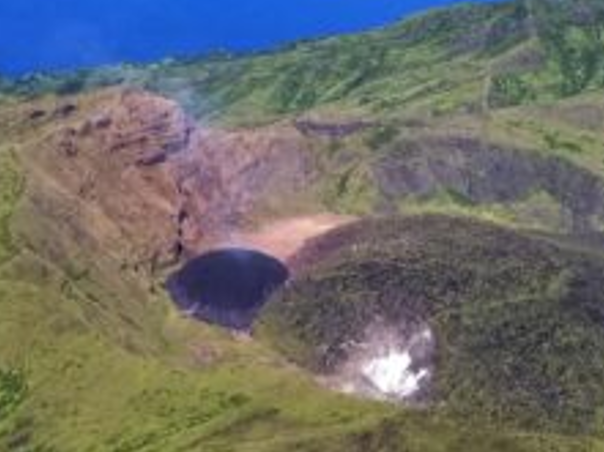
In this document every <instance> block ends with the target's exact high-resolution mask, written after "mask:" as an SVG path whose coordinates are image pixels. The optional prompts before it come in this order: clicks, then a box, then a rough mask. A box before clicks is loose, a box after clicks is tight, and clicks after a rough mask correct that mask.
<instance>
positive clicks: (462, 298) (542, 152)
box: [0, 0, 604, 452]
mask: <svg viewBox="0 0 604 452" xmlns="http://www.w3.org/2000/svg"><path fill="white" fill-rule="evenodd" d="M603 28H604V7H603V6H602V2H601V1H600V0H535V1H511V2H507V3H495V4H485V5H471V4H466V5H458V6H455V7H453V8H447V9H440V10H436V11H432V12H429V13H426V14H422V15H419V16H417V17H414V18H411V19H409V20H406V21H404V22H401V23H398V24H394V25H392V26H389V27H385V28H383V29H378V30H374V31H371V32H368V33H363V34H358V35H351V36H343V37H335V38H330V39H325V40H320V41H310V42H301V43H297V44H293V45H291V46H288V47H287V48H283V49H280V50H278V51H275V52H271V53H259V54H254V55H246V56H235V55H229V54H218V55H214V56H211V57H207V58H200V59H190V60H166V61H163V62H159V63H156V64H151V65H140V66H137V65H122V66H118V67H109V68H101V69H94V70H85V71H78V72H75V73H70V74H61V75H52V74H35V75H32V76H29V77H27V78H24V79H21V80H17V81H8V80H6V79H0V118H1V120H2V122H3V124H0V125H1V126H2V127H0V131H1V132H2V136H1V137H0V139H1V140H2V142H1V143H0V451H2V452H4V451H7V452H96V451H99V452H107V451H112V452H113V451H115V452H135V451H136V452H154V451H158V452H160V451H161V452H180V451H189V450H203V451H204V452H206V451H207V452H212V451H217V452H226V451H232V450H237V451H248V452H263V451H264V452H269V451H274V452H280V451H284V450H286V451H308V452H310V451H318V450H325V451H329V452H337V451H342V452H344V451H345V452H349V451H353V452H354V451H359V452H361V451H362V452H374V451H393V452H394V451H396V452H401V451H406V452H442V451H464V452H484V451H501V452H512V451H513V452H516V451H517V452H528V451H531V452H532V451H536V452H550V451H560V452H561V451H569V452H571V451H572V452H575V451H585V452H600V451H604V430H603V426H604V389H603V388H604V386H603V385H602V382H603V381H604V367H603V366H604V362H603V360H602V357H603V356H604V333H603V331H604V330H603V329H602V325H603V324H604V312H603V308H602V307H603V306H604V300H603V298H602V297H603V295H602V294H604V287H603V284H604V283H603V282H602V281H604V258H603V257H602V256H601V255H600V253H601V251H600V245H599V243H600V242H598V240H594V241H587V242H581V243H579V242H578V239H577V238H576V237H563V236H561V235H556V234H555V233H557V232H565V233H568V232H579V233H581V234H582V235H586V236H587V238H586V240H588V239H590V238H591V235H592V234H595V233H601V232H602V231H603V230H604V228H603V227H602V225H603V224H604V212H603V211H602V208H601V206H602V203H603V202H604V201H603V200H604V198H603V196H604V188H603V187H604V157H603V156H604V142H603V141H602V133H603V132H604V122H603V121H604V103H603V102H602V92H603V89H604V56H603V55H604V52H603V48H602V46H603V40H602V39H603V38H602V29H603ZM116 85H125V86H133V87H143V88H146V89H149V90H152V91H155V92H157V93H161V94H163V95H166V96H168V97H171V98H173V99H176V100H177V101H178V102H180V103H181V104H182V106H183V107H184V108H185V109H186V110H187V111H188V112H189V113H191V114H192V115H194V116H195V117H196V118H198V119H199V120H200V121H202V122H203V124H204V125H208V126H215V127H229V128H232V129H234V130H235V131H237V130H243V133H244V134H245V133H246V132H247V131H248V130H250V129H251V130H253V131H254V132H258V133H261V132H262V130H264V129H263V127H264V126H267V125H274V124H278V127H277V129H279V127H282V128H284V129H285V128H290V129H291V128H292V127H294V126H295V122H294V121H295V120H300V119H305V118H311V119H312V121H313V122H316V124H318V125H319V126H320V125H326V126H327V129H329V126H330V125H331V126H333V125H336V128H337V125H343V127H344V128H345V129H346V127H347V126H348V129H349V131H347V132H345V133H342V134H341V135H339V134H338V132H337V131H336V132H335V133H332V134H330V133H329V130H328V132H327V133H325V132H323V133H316V134H313V133H312V132H311V133H308V134H303V135H304V136H303V137H302V138H300V139H301V140H302V141H301V143H302V144H303V145H304V146H307V147H308V149H309V150H311V151H312V155H311V157H312V159H314V161H316V162H315V163H316V164H317V168H316V170H317V175H316V178H315V179H313V182H314V183H313V184H311V186H309V187H307V188H308V190H307V191H308V192H309V193H310V195H309V194H308V193H307V194H305V195H302V194H301V197H303V196H307V197H306V198H303V201H304V202H302V201H301V200H300V199H293V198H294V197H293V196H292V199H286V200H283V201H282V202H283V204H287V208H289V209H290V210H287V208H286V209H285V210H287V211H288V212H291V210H292V209H291V206H297V205H304V206H305V211H306V210H308V211H312V210H317V211H325V210H328V211H332V212H339V213H349V214H355V215H360V216H364V215H368V214H375V213H379V214H384V213H385V214H397V213H404V214H407V215H415V216H414V217H408V218H403V219H392V220H379V221H378V220H367V221H366V222H362V223H360V224H358V225H353V226H350V228H346V229H344V230H342V231H337V232H334V233H333V234H330V235H328V236H327V237H325V238H323V239H320V240H319V241H318V242H317V243H311V244H310V245H309V248H308V250H309V251H307V252H310V253H311V254H312V253H313V251H314V250H315V249H319V250H323V249H322V248H321V246H322V245H325V246H326V249H327V250H329V249H330V244H331V242H330V240H331V239H332V238H334V237H336V238H338V240H336V241H335V242H336V243H340V242H341V243H343V245H342V244H341V243H340V245H338V246H337V247H336V248H337V249H336V250H335V251H334V253H333V254H330V253H327V256H323V255H321V253H319V258H318V259H317V262H316V265H313V266H312V267H311V270H309V271H308V273H305V274H304V275H303V276H301V277H300V278H299V279H298V280H297V281H294V282H293V283H292V284H291V286H289V287H287V288H286V289H285V290H284V291H283V292H282V293H280V294H279V296H278V297H277V298H276V299H275V300H273V301H272V303H271V304H270V306H269V308H268V309H267V311H266V313H264V316H263V323H262V326H261V336H260V339H263V340H256V341H251V342H245V341H241V340H238V339H237V338H234V337H232V336H231V335H230V334H228V333H225V332H223V331H218V330H216V329H214V328H211V327H209V326H207V325H200V324H197V323H193V322H190V321H188V320H185V319H183V318H179V317H178V316H177V314H176V313H175V312H174V310H173V309H172V308H171V307H170V302H169V300H167V297H166V295H165V294H163V293H162V292H161V291H159V290H157V288H158V286H159V285H160V284H161V282H162V281H157V280H154V279H153V278H151V277H150V276H149V275H142V274H140V273H136V272H135V271H133V270H132V269H131V268H129V267H127V266H124V265H123V264H122V262H117V261H116V259H114V256H112V255H110V253H108V252H105V250H103V249H100V248H99V247H98V246H97V245H96V244H95V242H94V240H89V237H88V235H87V234H86V231H85V230H83V228H82V226H83V225H86V224H89V223H82V222H80V219H79V217H78V216H77V215H73V212H71V207H72V206H71V205H67V204H70V203H68V202H67V201H66V199H72V198H71V197H72V196H73V195H75V194H74V193H63V190H64V187H62V186H59V187H57V186H55V185H54V184H58V185H60V182H61V181H60V180H58V179H60V178H56V179H57V180H54V181H51V180H47V178H46V177H45V172H44V164H45V161H44V159H41V161H40V162H37V163H39V164H38V165H27V161H26V159H28V158H31V155H38V154H34V153H31V154H28V153H26V152H24V148H27V146H28V145H29V144H30V143H29V142H30V141H32V142H33V141H36V140H34V139H38V138H39V137H43V138H44V140H43V142H40V145H39V146H40V149H39V151H40V152H42V151H44V152H54V149H53V148H52V147H51V146H53V145H54V144H55V143H53V141H52V140H51V139H48V140H46V137H47V136H50V137H53V136H54V135H53V133H54V132H56V131H57V130H58V131H64V129H61V127H63V125H62V123H61V122H60V121H56V120H55V118H53V113H52V112H53V111H55V112H56V111H57V110H56V107H57V105H58V106H60V105H61V103H63V102H66V99H68V100H69V101H70V102H71V101H74V102H75V103H76V104H77V103H78V101H79V100H80V99H84V97H82V98H80V97H78V96H79V95H80V94H81V93H85V92H88V91H93V90H97V89H101V88H105V87H111V86H116ZM40 98H42V100H40ZM83 102H89V100H85V101H83ZM40 105H41V106H42V108H38V107H40ZM80 114H81V110H76V111H75V112H74V113H73V116H72V117H71V118H72V119H70V121H73V124H72V123H70V125H74V126H75V125H79V122H78V121H80V120H81V121H82V122H84V121H85V120H87V119H89V118H84V117H80V116H78V115H80ZM23 118H26V119H25V121H29V122H25V123H24V122H23V121H22V119H23ZM27 118H28V119H27ZM36 118H37V119H36ZM40 118H44V119H43V120H42V119H40ZM19 121H21V122H19ZM4 122H6V124H4ZM55 128H56V130H55ZM279 130H281V129H279ZM279 130H276V131H275V130H272V129H271V131H270V133H279ZM290 131H291V130H290ZM67 133H69V130H67ZM34 135H35V136H34ZM86 139H91V140H92V138H91V137H87V138H86ZM26 143H27V144H26ZM286 143H287V142H286ZM89 144H90V143H89ZM46 145H48V146H49V148H48V149H47V148H45V146H46ZM92 145H94V143H91V146H92ZM40 155H42V154H40ZM45 156H46V154H45ZM46 157H47V156H46ZM32 167H34V169H35V170H36V171H32V170H31V168H32ZM24 168H28V169H29V170H30V171H29V172H26V171H25V170H24ZM25 174H29V175H32V174H35V176H33V177H31V178H30V179H27V180H26V176H25ZM27 177H29V176H27ZM26 186H27V189H25V188H26ZM309 198H310V200H309ZM274 204H275V205H274V206H273V205H271V207H272V208H273V209H272V210H271V213H275V216H279V215H278V214H281V213H282V212H280V208H282V206H281V205H280V204H279V201H275V202H274ZM309 204H312V205H311V206H309ZM133 211H134V212H136V209H133ZM426 213H431V214H434V213H437V214H439V215H426ZM253 214H256V215H257V214H258V213H257V212H254V213H253ZM254 219H256V220H258V221H259V222H260V221H261V220H262V218H260V219H258V218H256V217H254ZM479 219H480V220H488V221H490V223H484V222H481V221H478V220H479ZM88 220H89V221H91V222H94V220H96V217H94V219H93V220H90V219H88ZM94 223H95V226H97V223H96V222H94ZM101 223H102V222H99V225H98V227H99V228H100V227H107V228H108V230H111V231H112V230H113V229H112V228H113V227H114V226H115V225H106V224H104V223H102V224H101ZM528 230H530V231H531V232H527V231H528ZM537 231H540V232H537ZM376 314H380V315H382V316H385V317H387V318H389V319H392V320H396V319H400V318H401V317H402V316H405V315H414V316H420V317H422V318H424V319H426V320H427V321H429V322H430V324H431V325H432V327H433V328H434V329H435V331H436V332H437V335H438V341H439V354H438V363H437V364H438V375H437V381H436V386H435V392H434V400H433V403H432V404H430V406H429V407H427V408H425V409H422V410H412V409H405V408H401V407H395V406H389V405H386V404H381V403H372V402H367V401H362V400H357V399H354V398H350V397H345V396H342V395H338V394H334V393H330V392H328V391H327V390H326V389H324V388H321V387H320V385H319V384H318V383H317V382H316V381H314V379H313V377H312V376H311V375H309V373H308V372H307V369H312V370H317V371H328V370H329V368H330V365H332V364H333V363H334V362H337V360H338V359H340V358H341V356H342V350H341V345H342V344H343V343H345V342H346V341H347V340H349V339H350V338H352V337H353V336H355V335H356V334H359V332H360V331H362V330H363V328H364V327H365V326H366V323H367V321H368V319H371V318H373V317H374V315H376ZM275 349H276V350H277V351H279V352H280V353H277V352H276V350H275ZM283 355H285V357H286V358H289V359H291V360H292V361H295V362H297V363H298V364H301V365H302V366H303V367H304V368H306V369H299V368H296V367H295V366H292V365H291V363H289V362H286V361H285V359H284V357H283Z"/></svg>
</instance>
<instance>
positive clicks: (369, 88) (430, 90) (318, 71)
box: [14, 0, 604, 122]
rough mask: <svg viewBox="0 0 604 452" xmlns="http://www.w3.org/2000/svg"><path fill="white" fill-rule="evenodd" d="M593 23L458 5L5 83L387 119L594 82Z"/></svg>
mask: <svg viewBox="0 0 604 452" xmlns="http://www.w3.org/2000/svg"><path fill="white" fill-rule="evenodd" d="M603 22H604V10H603V6H602V5H601V3H600V2H599V1H597V0H562V1H558V0H517V1H509V2H501V3H494V4H486V5H485V4H482V5H476V4H462V5H458V6H453V7H450V8H444V9H440V10H435V11H433V12H428V13H424V14H421V15H419V16H417V17H414V18H412V19H410V20H405V21H403V22H401V23H399V24H396V25H392V26H388V27H385V28H383V29H380V30H376V31H373V32H369V33H361V34H358V35H350V36H345V37H336V38H331V39H325V40H320V41H310V42H301V43H298V44H294V45H292V46H290V47H289V48H285V49H282V50H280V51H278V52H274V53H266V54H258V55H254V56H248V57H235V56H232V55H228V54H227V55H216V56H214V57H212V58H207V59H191V60H189V61H173V60H167V61H165V62H163V63H159V64H154V65H149V66H124V67H122V68H120V67H112V68H107V69H101V70H92V71H82V72H81V73H77V74H73V75H67V76H45V75H43V74H40V75H34V76H31V77H30V78H28V79H26V80H23V81H21V82H20V83H18V84H17V86H15V87H14V92H16V93H17V94H20V95H32V94H36V93H40V92H44V91H47V90H50V91H52V92H63V93H71V92H78V91H80V90H82V89H86V88H88V87H98V86H106V85H113V84H116V83H122V82H124V83H134V84H141V85H144V86H145V87H147V88H151V89H156V90H159V91H161V92H163V93H166V94H172V95H174V96H176V97H180V98H181V100H183V101H185V103H186V105H188V106H190V107H191V108H192V109H193V110H195V111H197V112H199V113H200V114H203V116H204V117H207V116H208V114H214V115H218V116H220V117H226V118H231V119H233V120H238V121H243V122H258V121H263V120H269V119H271V118H278V117H281V116H282V115H283V114H299V113H301V112H305V111H308V110H310V109H313V108H316V107H318V106H327V105H335V106H337V107H338V110H342V109H347V110H353V111H359V112H363V113H365V114H372V115H376V114H377V115H380V116H390V117H391V116H393V115H395V114H396V115H397V116H398V115H400V114H401V113H405V114H407V113H409V112H411V113H413V114H417V113H418V112H423V113H428V114H436V115H442V114H447V113H450V112H455V111H463V110H465V111H478V110H482V109H483V108H484V107H485V106H486V105H488V106H493V107H498V106H503V105H505V106H509V105H517V104H522V103H532V102H535V101H538V100H548V99H549V100H553V99H560V98H564V97H568V96H571V95H576V94H578V93H581V92H585V91H589V90H592V89H599V88H602V83H603V82H604V80H603V76H604V72H603V70H604V68H603V61H602V52H601V50H602V35H601V30H602V26H603ZM485 82H486V83H485ZM485 94H486V96H485ZM179 95H180V96H179ZM487 101H488V102H487Z"/></svg>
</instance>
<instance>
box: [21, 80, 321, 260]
mask: <svg viewBox="0 0 604 452" xmlns="http://www.w3.org/2000/svg"><path fill="white" fill-rule="evenodd" d="M12 114H13V115H14V118H13V120H12V121H11V123H10V128H9V131H10V132H9V137H11V138H12V139H10V142H15V143H19V145H18V146H16V151H17V152H16V153H17V155H19V156H20V157H21V161H22V162H23V165H24V166H25V169H26V171H27V172H28V173H29V174H30V175H31V176H32V177H28V180H29V186H28V194H29V196H27V197H26V201H25V205H24V207H23V208H22V209H21V217H22V219H23V220H26V219H27V221H22V224H23V225H24V230H25V232H24V236H25V237H27V240H30V241H33V242H35V243H31V245H32V246H33V247H35V248H37V249H39V248H43V249H46V250H47V251H48V252H49V253H50V255H51V256H54V257H56V258H61V259H62V258H63V257H65V256H61V255H63V254H65V252H66V251H65V250H69V249H73V248H74V244H77V245H78V248H80V249H82V248H83V249H102V250H103V251H104V252H105V253H108V254H109V255H111V256H113V257H115V258H116V259H119V260H120V261H121V262H122V263H123V264H124V265H127V266H134V267H140V266H144V267H145V268H147V269H156V268H157V267H158V266H163V265H169V264H171V263H176V262H177V261H178V260H179V259H180V258H181V257H182V256H183V255H184V254H186V253H196V252H198V251H199V250H200V249H202V248H203V247H204V246H206V245H207V244H208V243H210V242H211V241H213V240H215V239H217V238H222V237H223V236H225V235H226V234H228V233H229V231H230V229H231V228H234V227H236V226H237V225H238V224H239V223H240V222H241V221H242V218H243V216H244V215H245V214H248V213H250V212H251V211H252V210H253V209H254V208H256V207H257V205H259V204H260V203H262V201H263V200H264V199H265V198H269V197H271V196H272V195H274V194H278V195H279V196H284V195H286V194H287V192H288V191H292V190H296V189H299V188H300V187H301V186H303V184H304V181H305V179H306V178H307V177H309V175H310V174H311V172H312V170H311V168H312V167H311V161H310V159H309V158H307V156H306V155H305V151H304V146H303V142H302V138H301V135H300V134H298V133H297V132H296V131H295V130H294V129H293V128H292V129H291V130H278V131H271V130H268V131H267V130H263V131H259V132H237V131H235V132H227V131H219V130H212V129H209V128H203V127H200V126H197V125H196V124H195V123H194V122H192V121H191V120H190V119H189V118H187V117H186V115H185V114H184V113H183V112H182V111H181V109H180V108H179V107H178V106H177V104H176V103H174V102H172V101H169V100H166V99H164V98H161V97H158V96H155V95H152V94H149V93H146V92H143V91H138V90H109V91H105V92H100V93H96V94H91V95H88V96H81V97H78V98H74V99H72V100H61V101H57V100H45V101H39V102H37V103H35V104H30V105H28V106H27V107H22V108H20V109H19V111H18V112H14V111H13V112H12ZM43 228H47V229H48V230H49V231H54V232H55V234H53V235H54V237H55V241H54V242H52V243H50V242H48V241H46V240H45V243H40V242H37V241H36V237H41V236H43V235H44V236H46V237H47V236H48V234H39V233H36V231H35V230H36V229H43ZM28 231H29V232H28ZM63 241H64V243H62V242H63ZM74 252H75V251H74ZM68 254H69V253H68Z"/></svg>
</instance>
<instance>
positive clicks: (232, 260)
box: [167, 248, 289, 329]
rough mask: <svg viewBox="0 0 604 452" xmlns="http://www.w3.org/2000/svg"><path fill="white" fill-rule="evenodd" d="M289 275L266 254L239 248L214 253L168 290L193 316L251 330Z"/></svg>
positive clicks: (194, 264)
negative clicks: (270, 297)
mask: <svg viewBox="0 0 604 452" xmlns="http://www.w3.org/2000/svg"><path fill="white" fill-rule="evenodd" d="M288 277H289V272H288V270H287V268H286V267H285V265H284V264H283V263H281V262H280V261H279V260H277V259H275V258H274V257H272V256H269V255H267V254H264V253H261V252H258V251H253V250H248V249H240V248H229V249H222V250H217V251H212V252H209V253H207V254H204V255H202V256H199V257H197V258H195V259H193V260H191V261H190V262H188V263H187V264H186V265H185V266H184V267H183V268H182V269H180V270H179V271H178V272H176V273H174V274H173V275H172V276H171V277H170V278H169V279H168V282H167V288H168V291H169V292H170V295H171V296H172V299H173V300H174V302H175V303H176V304H177V305H178V306H179V307H180V308H181V309H183V310H184V311H187V312H188V313H189V314H190V315H192V316H193V317H196V318H198V319H201V320H205V321H207V322H210V323H214V324H217V325H220V326H224V327H227V328H233V329H247V328H249V327H250V326H251V325H252V323H253V321H254V318H255V316H256V314H257V312H258V310H259V309H260V308H261V307H262V305H263V304H264V303H265V302H266V301H267V299H268V297H269V296H270V295H271V293H272V292H273V291H274V290H275V289H277V288H278V287H279V286H281V285H282V284H283V283H285V281H286V280H287V278H288Z"/></svg>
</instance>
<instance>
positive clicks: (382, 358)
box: [328, 324, 435, 402]
mask: <svg viewBox="0 0 604 452" xmlns="http://www.w3.org/2000/svg"><path fill="white" fill-rule="evenodd" d="M434 349H435V340H434V335H433V334H432V331H431V330H430V328H429V327H428V326H427V325H422V326H414V327H410V326H406V327H405V328H392V327H384V325H382V324H380V325H374V326H372V327H371V328H369V329H368V330H367V333H366V334H365V340H363V341H362V342H360V343H354V344H351V346H350V349H349V351H348V359H347V360H346V362H345V363H344V365H343V366H342V367H341V368H340V369H339V370H338V371H337V372H336V373H335V375H334V376H333V377H331V378H330V379H329V382H328V384H329V385H330V386H332V387H334V388H335V389H338V390H340V391H343V392H346V393H350V394H359V395H361V396H364V397H370V398H375V399H380V400H392V401H399V402H420V401H422V400H424V399H425V398H426V396H427V391H428V388H429V385H430V382H431V380H432V375H433V355H434Z"/></svg>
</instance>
